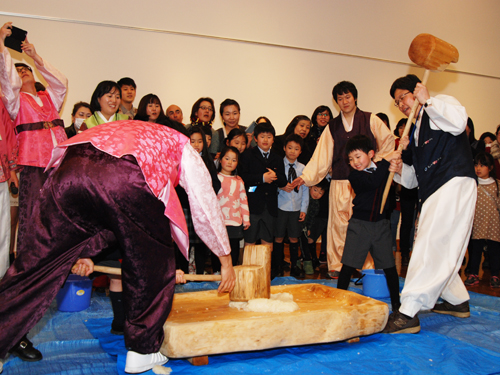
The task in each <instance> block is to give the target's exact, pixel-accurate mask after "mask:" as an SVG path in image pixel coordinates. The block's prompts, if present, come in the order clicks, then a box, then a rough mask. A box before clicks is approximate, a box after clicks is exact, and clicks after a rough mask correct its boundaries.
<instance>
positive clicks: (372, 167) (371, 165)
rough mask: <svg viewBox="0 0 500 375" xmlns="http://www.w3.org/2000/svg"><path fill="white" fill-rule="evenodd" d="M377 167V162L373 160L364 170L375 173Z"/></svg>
mask: <svg viewBox="0 0 500 375" xmlns="http://www.w3.org/2000/svg"><path fill="white" fill-rule="evenodd" d="M376 169H377V164H375V163H374V162H373V160H371V161H370V165H369V166H368V168H365V169H363V170H364V171H365V172H368V173H373V172H374V171H375V170H376Z"/></svg>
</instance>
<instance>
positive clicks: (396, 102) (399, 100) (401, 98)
mask: <svg viewBox="0 0 500 375" xmlns="http://www.w3.org/2000/svg"><path fill="white" fill-rule="evenodd" d="M408 94H410V92H409V91H408V92H405V93H404V94H403V95H401V96H400V97H399V99H398V100H395V101H394V105H395V106H396V107H399V103H401V101H402V100H403V98H404V97H405V96H406V95H408Z"/></svg>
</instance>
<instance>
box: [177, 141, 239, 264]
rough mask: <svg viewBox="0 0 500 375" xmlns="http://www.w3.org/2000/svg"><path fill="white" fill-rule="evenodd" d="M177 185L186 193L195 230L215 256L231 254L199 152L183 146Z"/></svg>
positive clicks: (217, 203)
mask: <svg viewBox="0 0 500 375" xmlns="http://www.w3.org/2000/svg"><path fill="white" fill-rule="evenodd" d="M179 184H180V185H181V186H182V187H183V188H184V190H185V191H186V193H187V195H188V199H189V206H190V208H191V215H192V219H193V225H194V229H195V231H196V234H197V235H198V236H199V237H200V238H201V240H202V241H203V242H204V243H205V244H206V245H207V246H208V247H209V249H210V250H212V252H213V253H214V254H215V255H217V256H224V255H228V254H230V253H231V248H230V246H229V238H228V237H227V230H226V226H225V224H224V218H223V216H222V211H221V209H220V205H219V202H218V201H217V197H216V196H215V193H214V191H213V189H212V179H211V177H210V173H209V172H208V170H207V168H206V166H205V164H204V162H203V160H202V159H201V157H200V155H199V154H198V153H197V152H196V151H195V150H194V149H193V148H192V147H191V145H190V144H189V143H186V144H185V145H184V149H183V152H182V159H181V170H180V174H179Z"/></svg>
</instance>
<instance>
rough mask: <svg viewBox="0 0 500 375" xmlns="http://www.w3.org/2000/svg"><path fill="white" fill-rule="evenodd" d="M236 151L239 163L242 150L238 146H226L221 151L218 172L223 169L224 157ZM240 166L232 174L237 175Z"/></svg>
mask: <svg viewBox="0 0 500 375" xmlns="http://www.w3.org/2000/svg"><path fill="white" fill-rule="evenodd" d="M229 151H231V152H234V153H235V154H236V159H237V163H239V162H240V152H239V151H238V149H237V148H236V147H233V146H224V147H223V148H222V150H221V152H220V156H219V165H218V166H217V172H220V171H221V170H222V158H223V157H224V156H225V155H226V154H227V153H228V152H229ZM237 169H238V167H236V168H235V169H234V171H233V172H232V173H231V175H232V176H236V175H237V174H238V170H237Z"/></svg>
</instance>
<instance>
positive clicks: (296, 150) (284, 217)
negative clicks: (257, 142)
mask: <svg viewBox="0 0 500 375" xmlns="http://www.w3.org/2000/svg"><path fill="white" fill-rule="evenodd" d="M303 145H304V141H303V140H302V137H300V135H298V134H290V135H289V136H288V137H287V138H286V139H285V146H284V147H283V149H284V150H285V157H284V158H283V162H282V163H283V166H284V170H285V176H288V184H287V185H286V186H285V187H282V188H280V190H279V192H278V221H277V222H276V232H275V238H274V247H273V259H272V262H271V268H272V269H273V270H274V271H275V272H276V274H277V276H278V275H279V276H283V271H282V263H283V248H284V244H283V239H284V237H285V234H286V233H288V238H289V240H290V266H291V271H290V275H291V276H294V277H304V272H303V270H302V267H300V266H299V264H297V260H298V259H299V237H300V233H301V224H300V223H301V222H303V221H304V219H305V218H306V212H307V206H308V205H309V191H308V189H307V187H306V186H300V187H297V188H293V187H292V185H291V183H292V182H293V181H294V180H295V179H296V178H297V176H300V175H301V174H302V170H303V169H304V167H305V166H304V164H302V163H299V162H298V161H297V158H298V157H299V155H300V153H301V152H302V146H303Z"/></svg>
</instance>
